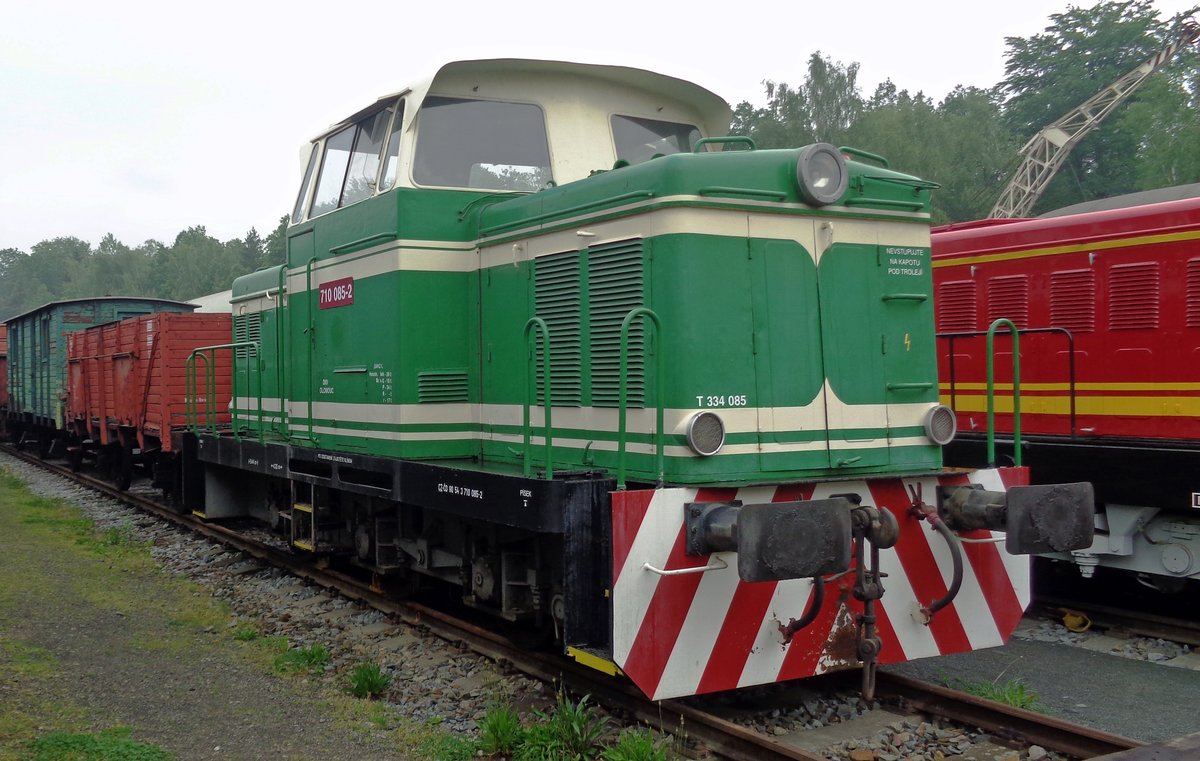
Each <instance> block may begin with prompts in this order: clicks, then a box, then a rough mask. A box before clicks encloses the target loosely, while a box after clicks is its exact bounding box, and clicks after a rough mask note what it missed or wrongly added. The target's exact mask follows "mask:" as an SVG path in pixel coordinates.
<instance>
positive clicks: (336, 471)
mask: <svg viewBox="0 0 1200 761" xmlns="http://www.w3.org/2000/svg"><path fill="white" fill-rule="evenodd" d="M186 435H187V436H191V435H194V434H186ZM196 440H197V441H196V444H197V459H198V460H199V461H201V462H203V463H209V464H213V465H219V466H224V467H227V468H234V469H238V470H248V471H253V472H256V473H262V474H265V475H268V476H275V477H278V478H282V479H290V480H295V481H302V482H305V483H310V484H317V485H321V486H327V487H330V488H333V489H339V490H342V491H347V492H353V493H357V494H364V495H368V496H373V497H380V498H383V499H390V500H392V501H395V502H403V503H406V504H412V505H420V506H422V507H425V508H428V509H430V510H437V511H440V512H444V513H447V514H451V515H456V516H460V517H463V518H474V519H479V520H486V521H488V522H490V523H496V524H501V525H506V526H511V527H513V528H520V529H526V530H529V531H536V532H542V533H562V532H563V530H564V517H563V516H564V514H567V513H569V512H571V511H570V510H569V509H564V506H570V505H573V504H576V503H586V504H589V505H590V504H592V503H593V502H594V501H595V500H596V499H597V495H598V494H604V493H606V492H607V491H608V490H609V489H611V484H612V482H611V479H610V478H608V477H606V476H603V475H602V474H598V473H595V472H591V471H581V472H576V473H558V474H555V476H556V477H555V479H554V480H552V481H547V480H544V479H538V478H529V477H526V476H522V475H520V474H507V473H495V472H484V471H479V470H473V469H471V468H467V467H456V466H454V465H450V464H435V463H429V462H413V461H407V460H396V459H391V458H386V457H372V456H368V455H360V454H354V453H347V452H332V451H325V450H321V449H309V448H305V447H296V446H292V445H290V444H284V443H277V442H259V441H255V440H251V439H245V438H243V439H240V440H239V439H234V438H232V437H229V436H214V435H211V434H200V435H198V436H196ZM597 487H600V488H597Z"/></svg>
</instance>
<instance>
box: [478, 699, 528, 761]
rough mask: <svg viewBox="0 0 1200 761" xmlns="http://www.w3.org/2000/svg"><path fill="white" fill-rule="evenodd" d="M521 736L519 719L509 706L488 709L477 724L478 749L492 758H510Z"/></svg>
mask: <svg viewBox="0 0 1200 761" xmlns="http://www.w3.org/2000/svg"><path fill="white" fill-rule="evenodd" d="M523 734H524V733H523V731H522V729H521V717H520V716H518V715H517V712H516V711H514V710H513V709H512V708H511V707H510V706H507V705H501V706H495V707H493V708H489V709H488V711H487V713H486V714H484V716H483V719H482V720H481V721H480V722H479V749H480V750H482V751H483V752H484V753H486V754H488V755H492V756H495V755H505V756H511V755H512V754H513V752H514V751H515V750H516V749H517V746H518V745H519V744H520V742H521V739H522V736H523Z"/></svg>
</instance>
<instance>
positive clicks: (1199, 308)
mask: <svg viewBox="0 0 1200 761" xmlns="http://www.w3.org/2000/svg"><path fill="white" fill-rule="evenodd" d="M1186 310H1187V312H1186V317H1185V319H1186V324H1187V326H1188V327H1189V328H1200V259H1188V263H1187V306H1186Z"/></svg>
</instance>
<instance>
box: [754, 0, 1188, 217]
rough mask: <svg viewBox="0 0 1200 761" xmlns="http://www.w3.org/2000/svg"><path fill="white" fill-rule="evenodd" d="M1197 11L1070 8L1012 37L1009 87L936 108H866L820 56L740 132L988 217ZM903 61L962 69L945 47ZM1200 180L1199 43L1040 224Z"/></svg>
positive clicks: (1094, 148) (893, 97)
mask: <svg viewBox="0 0 1200 761" xmlns="http://www.w3.org/2000/svg"><path fill="white" fill-rule="evenodd" d="M1197 12H1200V6H1197V7H1196V8H1193V9H1192V10H1190V11H1186V12H1184V13H1181V14H1178V15H1177V16H1174V17H1172V18H1168V19H1163V18H1161V17H1160V15H1159V12H1158V11H1157V10H1155V9H1154V7H1153V5H1152V3H1151V2H1150V0H1124V1H1123V2H1114V1H1112V0H1109V1H1108V2H1102V3H1100V4H1098V5H1096V6H1094V7H1092V8H1076V7H1073V6H1072V7H1068V8H1067V10H1066V11H1064V12H1062V13H1056V14H1052V15H1051V16H1050V24H1049V26H1047V27H1046V28H1045V30H1044V31H1043V32H1042V33H1040V34H1035V35H1033V36H1030V37H1007V38H1005V42H1006V45H1007V50H1006V52H1005V70H1004V71H1005V76H1004V79H1002V80H1001V81H1000V82H998V83H997V84H996V85H994V86H992V87H990V88H987V89H982V88H978V87H962V86H959V87H956V88H955V89H954V90H953V91H952V92H950V93H949V94H947V95H946V96H945V97H944V98H943V99H942V100H941V101H938V102H935V101H934V100H933V98H931V97H929V96H928V95H927V94H925V93H923V92H916V93H911V92H909V91H908V90H903V89H900V88H899V87H898V86H897V85H896V84H895V83H893V82H892V81H891V80H887V81H885V82H883V83H882V84H880V85H879V86H878V87H877V88H876V89H875V92H874V93H873V94H872V95H871V96H869V97H864V96H863V95H862V92H861V90H860V88H859V86H858V69H859V67H858V64H857V63H851V64H845V65H843V64H841V63H838V62H835V61H831V60H830V59H829V58H828V57H827V56H824V55H822V54H821V53H819V52H817V53H813V54H812V55H811V56H810V57H809V59H808V70H807V72H806V73H805V76H804V80H803V83H802V84H800V85H796V86H791V85H789V84H788V83H786V82H775V81H767V82H764V85H765V88H766V105H764V106H754V105H752V104H750V103H740V104H738V106H737V108H736V109H735V110H734V117H733V129H732V131H733V132H734V133H735V134H740V135H748V136H750V137H752V138H753V139H754V140H755V142H756V143H757V144H758V146H759V147H762V148H777V147H785V146H799V145H805V144H807V143H811V142H813V141H815V140H823V141H825V142H829V143H834V144H835V145H849V146H854V147H856V148H860V149H863V150H866V151H870V152H871V153H875V154H878V155H881V156H885V157H887V159H888V160H889V161H890V162H891V166H892V168H893V169H898V170H900V171H903V172H908V173H910V174H915V175H917V176H920V177H922V178H925V179H928V180H932V181H934V182H937V183H938V184H940V185H941V189H940V190H938V191H936V192H935V193H934V194H933V199H934V200H933V218H934V222H935V223H944V222H961V221H966V220H972V219H979V218H982V217H986V216H987V215H988V213H989V212H990V211H991V208H992V205H993V204H994V203H995V202H996V200H997V199H998V198H999V196H1000V192H1001V191H1002V190H1003V188H1004V186H1005V184H1006V183H1007V181H1008V178H1009V176H1010V175H1011V173H1012V171H1013V170H1014V169H1015V168H1016V166H1017V164H1018V163H1019V161H1020V157H1019V151H1020V149H1021V147H1022V146H1023V145H1024V144H1025V143H1026V142H1027V141H1028V140H1029V138H1030V137H1032V136H1033V135H1034V134H1035V133H1036V132H1038V131H1039V130H1040V129H1041V128H1042V127H1045V126H1046V125H1048V124H1050V123H1051V122H1053V121H1054V120H1056V119H1058V118H1059V117H1060V116H1064V115H1065V114H1067V113H1068V112H1069V111H1071V110H1072V109H1074V108H1075V107H1076V106H1078V105H1080V104H1082V103H1083V102H1084V101H1086V100H1087V99H1088V98H1090V97H1091V96H1092V95H1094V94H1096V93H1097V92H1099V91H1100V90H1101V89H1102V88H1104V87H1106V86H1108V85H1109V84H1111V83H1112V82H1113V81H1115V80H1117V79H1118V78H1120V77H1121V76H1122V75H1124V74H1126V73H1128V72H1129V71H1131V70H1132V69H1133V68H1134V67H1135V66H1138V65H1139V64H1141V63H1142V62H1144V61H1146V60H1148V59H1149V58H1150V57H1151V56H1152V55H1154V54H1155V53H1157V52H1158V51H1159V50H1160V49H1161V48H1162V47H1163V46H1164V45H1165V44H1166V43H1167V42H1168V41H1169V40H1173V39H1175V38H1176V37H1177V36H1178V34H1179V31H1180V27H1181V23H1182V21H1183V20H1184V19H1186V18H1188V17H1190V16H1191V15H1192V14H1195V13H1197ZM895 52H896V55H909V54H912V55H922V56H925V57H927V58H928V60H929V64H930V65H931V66H953V65H954V61H950V60H942V59H939V58H938V55H937V50H936V49H934V50H921V51H905V50H904V48H903V47H901V46H898V47H897V48H896V51H895ZM1197 181H1200V46H1198V45H1191V46H1187V47H1185V48H1184V49H1182V50H1180V51H1179V52H1178V53H1176V55H1175V56H1174V58H1173V59H1171V61H1170V62H1169V63H1168V64H1166V65H1165V66H1163V67H1162V68H1160V69H1159V70H1158V71H1156V72H1155V73H1154V74H1152V75H1151V76H1150V78H1149V79H1147V80H1146V81H1145V82H1144V83H1143V84H1142V86H1141V87H1140V88H1139V89H1138V90H1136V91H1135V92H1134V93H1133V95H1132V96H1130V98H1129V100H1127V101H1126V102H1125V103H1124V104H1122V106H1121V107H1120V108H1119V109H1118V110H1117V111H1116V112H1114V113H1112V114H1110V115H1109V116H1108V118H1107V119H1106V120H1105V121H1104V122H1102V123H1101V125H1100V127H1099V128H1097V129H1096V130H1095V131H1093V132H1092V133H1091V134H1090V135H1089V136H1088V137H1086V138H1085V139H1084V140H1083V141H1082V142H1081V143H1080V144H1079V145H1078V146H1076V147H1075V149H1074V150H1073V151H1072V152H1071V154H1070V156H1069V158H1068V159H1067V163H1066V164H1065V165H1064V166H1063V167H1062V168H1061V169H1060V170H1059V172H1058V174H1057V175H1056V176H1055V178H1054V180H1053V181H1052V183H1051V184H1050V186H1049V187H1048V188H1047V190H1046V192H1045V194H1044V195H1043V196H1042V198H1041V200H1040V202H1039V203H1038V205H1037V206H1036V207H1035V210H1034V213H1035V214H1037V213H1040V212H1042V211H1047V210H1050V209H1056V208H1060V207H1063V206H1068V205H1070V204H1074V203H1079V202H1082V201H1090V200H1094V199H1097V198H1108V197H1111V196H1115V195H1122V194H1125V193H1132V192H1136V191H1139V190H1151V189H1155V188H1161V187H1167V186H1171V185H1180V184H1185V183H1192V182H1197Z"/></svg>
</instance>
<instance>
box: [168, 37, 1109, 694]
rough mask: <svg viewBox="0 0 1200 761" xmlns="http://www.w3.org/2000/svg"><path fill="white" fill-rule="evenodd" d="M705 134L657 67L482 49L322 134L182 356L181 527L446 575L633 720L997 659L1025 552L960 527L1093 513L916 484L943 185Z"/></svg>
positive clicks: (928, 393) (861, 159)
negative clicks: (229, 414) (223, 372)
mask: <svg viewBox="0 0 1200 761" xmlns="http://www.w3.org/2000/svg"><path fill="white" fill-rule="evenodd" d="M729 118H730V110H729V108H728V106H727V105H726V103H725V102H724V101H723V100H721V99H720V98H718V97H717V96H716V95H714V94H712V93H710V92H709V91H707V90H705V89H703V88H701V87H698V86H696V85H694V84H691V83H689V82H685V81H682V80H679V79H674V78H671V77H667V76H663V75H659V74H654V73H650V72H646V71H639V70H634V69H629V68H623V67H615V66H595V65H581V64H572V63H562V62H546V61H528V60H487V61H462V62H457V63H452V64H449V65H447V66H444V67H443V68H441V69H440V70H439V71H438V72H437V74H436V75H435V76H434V77H433V78H432V79H431V80H429V81H427V82H424V83H422V84H419V85H415V86H413V87H411V88H409V89H406V90H403V91H401V92H399V93H397V94H395V95H391V96H388V97H385V98H382V99H380V100H379V101H377V102H376V103H374V104H373V105H371V106H368V107H367V108H364V109H363V110H361V111H359V112H358V113H355V114H354V115H352V116H350V117H349V118H348V119H346V120H344V121H342V122H340V123H338V124H337V125H335V126H333V127H332V128H330V129H329V130H328V131H326V132H324V133H322V134H321V135H320V136H318V137H317V138H316V139H315V140H313V141H312V143H311V144H310V145H309V146H307V148H306V155H305V156H304V166H305V169H304V174H303V181H302V183H301V187H300V191H299V194H298V196H297V199H296V203H295V208H294V211H293V214H292V219H291V226H290V228H289V230H288V261H287V264H286V265H284V266H280V267H275V268H271V269H266V270H261V271H258V272H255V273H253V274H250V275H246V276H245V277H242V278H239V279H238V280H237V281H236V282H235V283H234V287H233V300H232V304H233V315H234V335H233V336H232V339H233V340H232V342H231V343H230V344H228V345H226V346H222V347H214V348H211V349H208V350H206V351H201V352H198V353H197V355H196V356H195V357H194V360H193V361H194V364H195V373H194V375H195V380H194V383H195V384H196V385H195V396H196V398H197V400H199V399H201V398H202V397H204V394H203V393H202V391H203V388H202V387H204V386H205V384H207V383H211V382H212V378H211V374H208V373H206V368H207V367H209V366H211V365H213V364H214V363H213V361H212V357H213V355H214V354H215V353H216V352H229V353H230V354H232V355H233V357H234V365H235V378H234V388H235V394H234V396H235V398H234V409H233V413H234V416H233V417H234V421H235V425H234V426H233V429H232V430H217V429H214V428H209V429H205V428H204V427H202V426H199V425H197V426H194V430H193V431H192V432H191V433H189V434H188V435H187V436H186V437H185V438H186V441H184V442H183V445H184V448H185V451H186V452H188V458H187V467H186V469H185V472H184V474H183V483H182V495H183V499H184V504H185V506H188V507H190V508H191V509H194V510H196V511H197V512H199V513H201V514H203V515H205V516H206V517H208V518H221V517H227V516H235V515H254V516H258V517H261V518H262V519H264V520H267V521H269V522H270V523H272V524H273V525H274V526H276V527H277V528H279V529H280V530H282V531H284V532H285V533H286V535H287V536H288V537H289V539H290V541H291V543H292V545H293V547H294V548H296V550H297V551H299V552H312V553H316V554H333V555H337V556H340V557H343V558H345V559H347V560H349V561H350V562H353V563H356V564H357V565H359V566H362V567H363V568H365V569H367V570H369V571H371V572H373V573H375V574H378V577H379V579H380V582H381V583H382V584H385V585H386V584H389V583H390V584H393V585H394V586H397V587H400V586H404V585H406V584H410V583H411V582H412V580H414V579H417V578H426V577H435V578H438V579H441V580H442V581H444V582H449V583H451V584H454V585H457V586H458V587H460V588H461V591H462V597H463V599H464V601H465V602H466V603H468V604H469V605H473V606H475V607H477V608H480V609H483V610H487V611H489V612H492V613H494V614H496V615H498V616H501V617H504V618H507V619H510V620H526V619H528V620H531V621H532V622H534V623H535V624H539V625H542V626H544V627H546V628H547V629H552V630H553V631H554V632H556V633H557V635H558V638H559V640H560V641H561V642H562V644H563V646H564V647H565V648H566V650H567V651H568V652H570V653H571V654H572V655H574V656H575V657H576V658H578V659H580V660H582V661H584V662H587V663H590V664H592V665H595V666H597V667H599V668H604V669H608V670H611V671H614V672H615V671H616V670H618V669H620V670H623V671H624V672H625V673H627V674H629V675H630V676H631V677H632V678H633V679H634V681H635V682H637V684H638V685H639V686H641V687H642V689H643V690H644V691H646V693H647V694H649V695H652V696H654V697H669V696H675V695H684V694H692V693H696V692H707V691H712V690H718V689H728V688H731V687H737V686H743V685H748V684H758V683H764V682H772V681H776V680H780V679H787V678H793V677H798V676H807V675H810V674H813V673H819V672H821V671H825V670H830V669H834V668H842V667H848V666H853V665H855V664H857V663H859V662H865V663H867V664H868V665H872V666H873V664H874V663H876V662H879V661H888V660H902V659H905V658H912V657H919V656H923V655H932V654H937V653H942V652H952V651H955V650H964V649H970V648H973V647H982V646H987V645H993V644H999V643H1000V642H1002V641H1003V640H1004V639H1005V638H1006V637H1007V635H1008V634H1009V633H1010V632H1011V630H1012V628H1013V627H1014V626H1015V625H1016V621H1017V619H1018V618H1019V617H1020V612H1021V610H1022V608H1023V607H1024V605H1025V603H1026V602H1027V601H1028V598H1029V583H1028V565H1027V560H1025V559H1023V558H1016V557H1014V556H1013V555H1011V554H1009V553H1007V552H1005V551H1003V550H1001V549H999V548H998V547H997V546H996V545H995V544H972V545H970V546H969V548H968V549H967V550H963V549H962V548H961V547H960V546H959V544H958V539H957V537H956V535H955V533H954V531H952V530H951V529H956V530H959V531H974V532H982V533H980V534H979V536H984V537H991V536H992V534H991V533H990V531H991V530H1004V529H1009V530H1010V531H1009V534H1008V545H1009V547H1010V548H1011V549H1014V550H1018V551H1028V550H1029V547H1030V546H1032V545H1036V544H1038V543H1039V542H1040V543H1045V542H1047V541H1049V542H1053V543H1055V545H1056V546H1064V547H1065V546H1067V545H1068V544H1070V543H1071V542H1073V541H1082V540H1081V539H1079V538H1078V537H1076V536H1074V535H1073V534H1072V535H1070V536H1067V535H1066V534H1070V531H1068V530H1066V529H1061V530H1047V529H1045V528H1044V527H1042V526H1043V524H1044V523H1045V521H1041V522H1038V521H1033V520H1032V516H1035V515H1038V514H1040V513H1038V511H1039V510H1041V509H1043V508H1042V505H1043V504H1046V503H1049V504H1052V505H1053V506H1056V508H1057V509H1058V510H1059V511H1060V513H1062V514H1066V515H1074V513H1076V512H1082V511H1084V508H1086V512H1087V515H1088V525H1090V507H1089V506H1088V505H1087V504H1085V503H1087V499H1086V494H1084V493H1083V492H1084V491H1086V490H1085V489H1084V488H1083V487H1078V488H1063V489H1060V491H1059V492H1057V493H1056V494H1054V495H1050V499H1049V500H1047V499H1043V497H1045V496H1046V495H1045V494H1043V493H1042V492H1040V491H1039V492H1033V491H1030V490H1028V489H1024V490H1021V491H1020V493H1021V494H1023V495H1024V496H1023V498H1022V499H1020V500H1011V499H1010V500H1009V501H1008V502H1006V501H1005V494H1004V492H1005V485H1006V484H1007V485H1009V486H1012V485H1018V489H1021V487H1020V486H1019V484H1021V483H1023V482H1024V481H1023V479H1024V475H1025V474H1024V471H1023V469H1019V468H1017V469H998V470H997V469H992V470H987V471H977V472H965V471H956V472H953V473H951V472H947V471H944V470H943V469H942V467H941V465H942V462H941V447H942V445H944V444H945V443H947V442H948V441H949V440H950V438H951V437H952V436H953V435H954V429H955V424H954V417H953V414H952V413H951V412H950V410H949V409H947V408H946V407H944V406H942V405H940V404H939V403H938V389H937V366H936V358H935V343H934V327H933V303H932V298H931V296H932V285H931V284H932V278H931V272H930V248H929V214H928V207H929V197H930V192H931V190H932V189H933V188H934V187H935V185H933V184H932V183H930V182H926V181H924V180H921V179H918V178H916V177H912V176H908V175H905V174H901V173H898V172H896V171H892V170H890V169H889V168H888V167H887V164H886V161H883V160H882V159H880V158H879V157H876V156H872V155H871V154H867V153H864V152H861V151H856V150H853V149H847V148H842V149H838V148H834V147H833V146H831V145H828V144H823V143H819V144H815V145H810V146H806V147H803V148H796V149H788V150H758V149H756V148H755V145H754V144H753V142H752V141H751V140H749V139H748V138H745V137H726V136H725V133H726V130H727V129H728V124H729ZM209 396H210V397H211V395H209ZM201 405H202V403H201V402H200V401H197V402H196V403H195V407H196V408H197V409H196V411H197V413H198V412H199V407H200V406H201ZM215 417H216V416H215V415H212V414H209V415H208V416H207V418H208V419H215ZM199 418H200V416H199V414H197V419H199ZM979 495H987V497H986V498H984V497H982V496H979ZM926 499H928V501H929V503H930V504H926V501H925V500H926ZM988 500H990V501H988ZM985 503H986V505H990V506H992V507H996V506H998V511H996V510H993V511H991V512H988V511H987V510H985V509H984V508H983V505H985ZM1076 503H1078V504H1076ZM1077 508H1079V509H1077ZM939 509H940V511H941V517H940V518H939V515H938V512H939ZM984 513H987V517H986V519H984V518H981V517H980V516H982V515H983V514H984ZM923 520H927V521H928V522H929V525H930V526H931V527H933V526H935V525H936V526H937V528H938V530H939V532H940V534H941V536H940V537H934V536H932V530H926V529H925V528H923V527H924V525H925V524H924V523H923V522H922V521H923ZM1064 523H1066V524H1071V522H1070V521H1065V522H1064ZM1076 523H1077V521H1076ZM947 525H949V527H950V528H947ZM1071 525H1075V524H1071ZM1018 526H1020V527H1022V528H1023V529H1024V530H1023V531H1015V530H1013V529H1015V528H1016V527H1018ZM1030 526H1034V528H1030ZM1072 530H1074V529H1072ZM996 536H997V537H1002V536H1003V535H1002V534H997V535H996ZM868 550H870V551H868ZM964 557H965V558H966V560H964ZM850 568H853V569H855V570H854V573H843V572H844V571H846V570H848V569H850ZM881 573H886V574H888V575H890V577H891V579H890V581H889V587H892V588H893V591H892V592H891V593H889V595H888V598H887V599H885V600H883V601H880V600H879V598H880V596H881V595H882V591H883V590H882V584H881V583H880V578H881V576H880V574H881ZM827 576H829V577H830V578H829V581H828V582H826V581H823V578H824V577H827ZM947 579H951V581H946V580H947ZM829 585H832V586H834V587H835V589H836V590H837V592H836V594H834V593H829V592H827V591H826V590H825V587H826V586H829ZM826 598H832V599H830V600H829V602H824V603H823V602H822V601H823V600H824V599H826ZM847 634H848V639H847ZM847 641H849V642H850V643H851V647H850V648H849V650H847V649H846V646H845V644H844V643H845V642H847ZM854 643H857V645H855V644H854ZM867 673H868V677H869V674H870V669H868V670H867Z"/></svg>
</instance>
